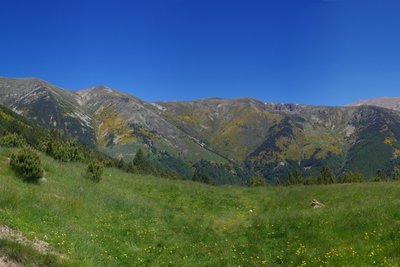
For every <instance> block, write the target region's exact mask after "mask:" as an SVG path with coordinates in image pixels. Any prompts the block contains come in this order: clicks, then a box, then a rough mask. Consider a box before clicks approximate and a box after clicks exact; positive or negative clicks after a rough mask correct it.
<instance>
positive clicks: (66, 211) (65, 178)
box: [0, 148, 400, 266]
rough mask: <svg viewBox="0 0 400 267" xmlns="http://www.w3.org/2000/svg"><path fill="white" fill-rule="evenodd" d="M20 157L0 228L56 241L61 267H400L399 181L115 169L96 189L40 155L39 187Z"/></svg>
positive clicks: (0, 173)
mask: <svg viewBox="0 0 400 267" xmlns="http://www.w3.org/2000/svg"><path fill="white" fill-rule="evenodd" d="M11 152H12V150H8V149H3V148H0V225H7V226H9V227H11V228H12V229H15V230H18V231H21V232H22V233H23V234H24V235H25V236H27V237H28V238H30V239H33V238H35V237H36V238H38V239H41V240H45V241H46V242H48V243H49V244H50V246H51V248H52V250H53V251H55V252H57V253H59V256H57V257H58V258H59V259H60V260H49V261H47V262H50V263H52V264H53V265H59V264H65V265H67V266H69V265H72V266H239V265H240V266H262V265H266V266H305V265H307V266H320V265H323V266H369V265H380V266H398V264H399V263H400V255H399V253H398V252H399V251H400V200H399V199H400V193H399V192H400V183H395V182H393V183H365V184H346V185H331V186H308V187H303V186H298V187H263V188H247V187H236V186H220V187H215V186H214V187H213V186H208V185H204V184H200V183H194V182H190V181H172V180H167V179H160V178H156V177H152V176H140V175H132V174H127V173H123V172H121V171H118V170H116V169H107V170H106V171H105V173H104V174H103V180H102V181H101V182H100V183H98V184H94V183H92V182H90V181H88V180H85V179H84V178H82V175H81V173H83V172H84V171H85V166H84V165H82V164H80V163H62V164H61V163H58V162H57V161H54V160H53V159H51V158H49V157H47V156H44V155H41V159H42V162H43V165H44V169H45V173H46V174H45V177H46V181H43V182H41V183H40V184H39V185H35V184H27V183H24V182H22V181H21V180H19V179H17V178H15V175H14V173H13V172H12V171H11V170H10V168H9V167H8V157H9V155H10V153H11ZM313 198H316V199H318V200H320V201H321V202H323V203H324V204H325V205H326V206H325V207H323V208H321V209H312V208H311V205H310V204H311V200H312V199H313ZM10 247H11V248H10ZM19 250H22V252H20V253H21V254H23V253H24V251H30V250H29V249H27V248H26V247H22V246H18V245H16V244H14V243H12V242H5V241H1V242H0V256H1V253H3V254H6V255H9V254H7V253H8V252H10V251H12V253H14V254H13V255H18V253H19ZM30 253H32V252H30ZM36 258H37V257H36ZM61 258H62V260H61ZM29 259H30V258H29V257H28V258H26V259H25V260H28V261H29ZM39 262H40V261H39ZM37 264H38V265H40V263H37Z"/></svg>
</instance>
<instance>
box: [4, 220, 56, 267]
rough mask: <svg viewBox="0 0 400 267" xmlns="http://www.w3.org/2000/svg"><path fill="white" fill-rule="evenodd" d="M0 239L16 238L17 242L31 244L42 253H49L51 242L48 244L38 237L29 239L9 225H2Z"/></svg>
mask: <svg viewBox="0 0 400 267" xmlns="http://www.w3.org/2000/svg"><path fill="white" fill-rule="evenodd" d="M0 239H10V240H14V241H16V242H17V243H20V244H23V245H28V246H31V247H32V248H34V249H35V250H37V251H38V252H40V253H49V244H47V243H46V242H44V241H43V240H38V239H34V240H29V239H28V238H26V237H25V236H24V235H22V234H21V233H20V232H18V231H16V230H13V229H11V228H10V227H8V226H7V225H0ZM0 266H1V265H0Z"/></svg>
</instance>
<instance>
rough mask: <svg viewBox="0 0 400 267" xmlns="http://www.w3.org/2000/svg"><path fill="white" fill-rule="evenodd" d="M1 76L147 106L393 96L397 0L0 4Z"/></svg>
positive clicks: (399, 26)
mask: <svg viewBox="0 0 400 267" xmlns="http://www.w3.org/2000/svg"><path fill="white" fill-rule="evenodd" d="M0 10H1V15H0V30H1V40H0V76H6V77H39V78H42V79H45V80H47V81H49V82H51V83H54V84H55V85H58V86H61V87H63V88H68V89H75V90H76V89H83V88H87V87H90V86H93V85H99V84H101V85H108V86H111V87H114V88H116V89H119V90H121V91H124V92H129V93H131V94H133V95H135V96H138V97H140V98H142V99H144V100H147V101H158V100H191V99H198V98H205V97H225V98H236V97H244V96H247V97H253V98H257V99H260V100H262V101H266V102H290V103H304V104H321V105H343V104H348V103H351V102H353V101H355V100H359V99H364V98H371V97H378V96H400V90H399V89H400V16H399V14H400V1H397V0H392V1H391V0H260V1H255V0H240V1H239V0H229V1H225V0H210V1H209V0H136V1H135V0H131V1H129V0H108V1H105V0H96V1H94V0H92V1H90V0H69V1H54V0H48V1H45V0H36V1H28V0H2V1H1V7H0Z"/></svg>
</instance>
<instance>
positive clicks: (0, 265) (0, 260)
mask: <svg viewBox="0 0 400 267" xmlns="http://www.w3.org/2000/svg"><path fill="white" fill-rule="evenodd" d="M20 266H21V265H19V264H18V263H17V262H15V261H12V260H10V259H8V258H7V257H3V256H0V267H20Z"/></svg>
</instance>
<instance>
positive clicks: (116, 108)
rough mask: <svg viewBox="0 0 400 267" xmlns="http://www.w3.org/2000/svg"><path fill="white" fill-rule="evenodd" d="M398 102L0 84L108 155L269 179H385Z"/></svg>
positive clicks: (395, 141)
mask: <svg viewBox="0 0 400 267" xmlns="http://www.w3.org/2000/svg"><path fill="white" fill-rule="evenodd" d="M399 99H400V98H399ZM396 101H397V99H394V100H391V101H390V103H392V104H391V105H389V106H388V105H386V106H384V104H379V103H380V102H379V101H378V100H370V101H364V102H362V103H361V102H360V103H359V104H358V105H351V106H320V105H319V106H317V105H303V104H289V103H268V102H267V103H266V102H262V101H260V100H257V99H253V98H249V97H242V98H237V99H224V98H216V97H213V98H206V99H198V100H193V101H156V102H146V101H143V100H141V99H140V98H137V97H135V96H133V95H130V94H127V93H122V92H120V91H118V90H115V89H113V88H110V87H107V86H101V85H100V86H93V87H90V88H87V89H84V90H79V91H68V90H65V89H61V88H59V87H57V86H54V85H51V84H50V83H48V82H46V81H43V80H40V79H36V78H25V79H17V78H13V79H8V78H0V104H3V105H5V106H7V107H9V108H11V109H13V110H14V111H16V112H18V113H20V114H21V115H23V116H25V117H27V118H29V119H30V120H31V121H33V122H35V123H37V124H38V125H40V126H45V127H47V128H57V129H60V130H62V131H63V132H64V133H65V134H67V135H68V136H70V137H73V138H77V139H78V141H79V142H82V143H85V144H89V145H91V146H96V147H98V148H99V149H100V150H103V151H105V152H106V153H108V154H109V155H111V156H113V157H121V156H122V157H124V158H126V159H130V158H132V157H133V156H134V154H135V152H136V151H137V150H138V149H139V148H142V149H144V150H145V151H149V152H150V151H153V152H157V151H159V152H162V151H166V152H168V153H170V154H171V155H173V156H175V157H180V158H183V159H185V160H187V161H189V162H192V163H195V162H197V161H199V160H208V161H211V162H218V163H224V164H226V163H230V164H232V163H234V164H239V165H243V166H246V167H247V168H248V169H252V170H255V171H257V172H259V173H261V174H262V175H263V176H264V177H265V178H267V179H270V180H273V179H275V177H281V178H282V177H285V176H287V173H288V172H289V171H292V170H294V169H296V168H300V169H301V170H302V171H303V172H304V173H305V174H306V175H315V174H316V173H317V172H318V171H319V169H320V168H321V167H322V166H324V165H327V166H329V167H330V168H332V170H333V171H334V172H335V173H341V172H344V171H348V170H360V171H362V172H363V173H364V174H366V175H373V174H374V172H376V171H377V170H378V169H384V170H385V171H386V172H387V173H389V172H390V171H391V169H393V168H394V166H395V165H396V164H397V158H398V156H400V143H399V140H400V131H398V128H399V127H400V113H399V112H398V109H396V106H394V104H393V103H395V102H396ZM386 102H387V101H386ZM399 103H400V102H399ZM380 106H381V107H380ZM382 106H383V107H382ZM386 107H391V109H389V108H386ZM399 107H400V105H399ZM360 144H363V146H361V147H360ZM371 147H374V149H378V150H379V151H380V150H382V151H385V152H384V153H383V152H382V153H383V154H382V155H383V158H382V159H381V160H379V161H378V162H375V161H376V160H375V158H374V157H373V156H371V155H366V154H365V153H367V152H368V153H369V151H370V150H371ZM360 161H364V162H367V163H368V164H367V165H369V166H372V167H371V168H367V167H363V166H362V164H361V163H360Z"/></svg>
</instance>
